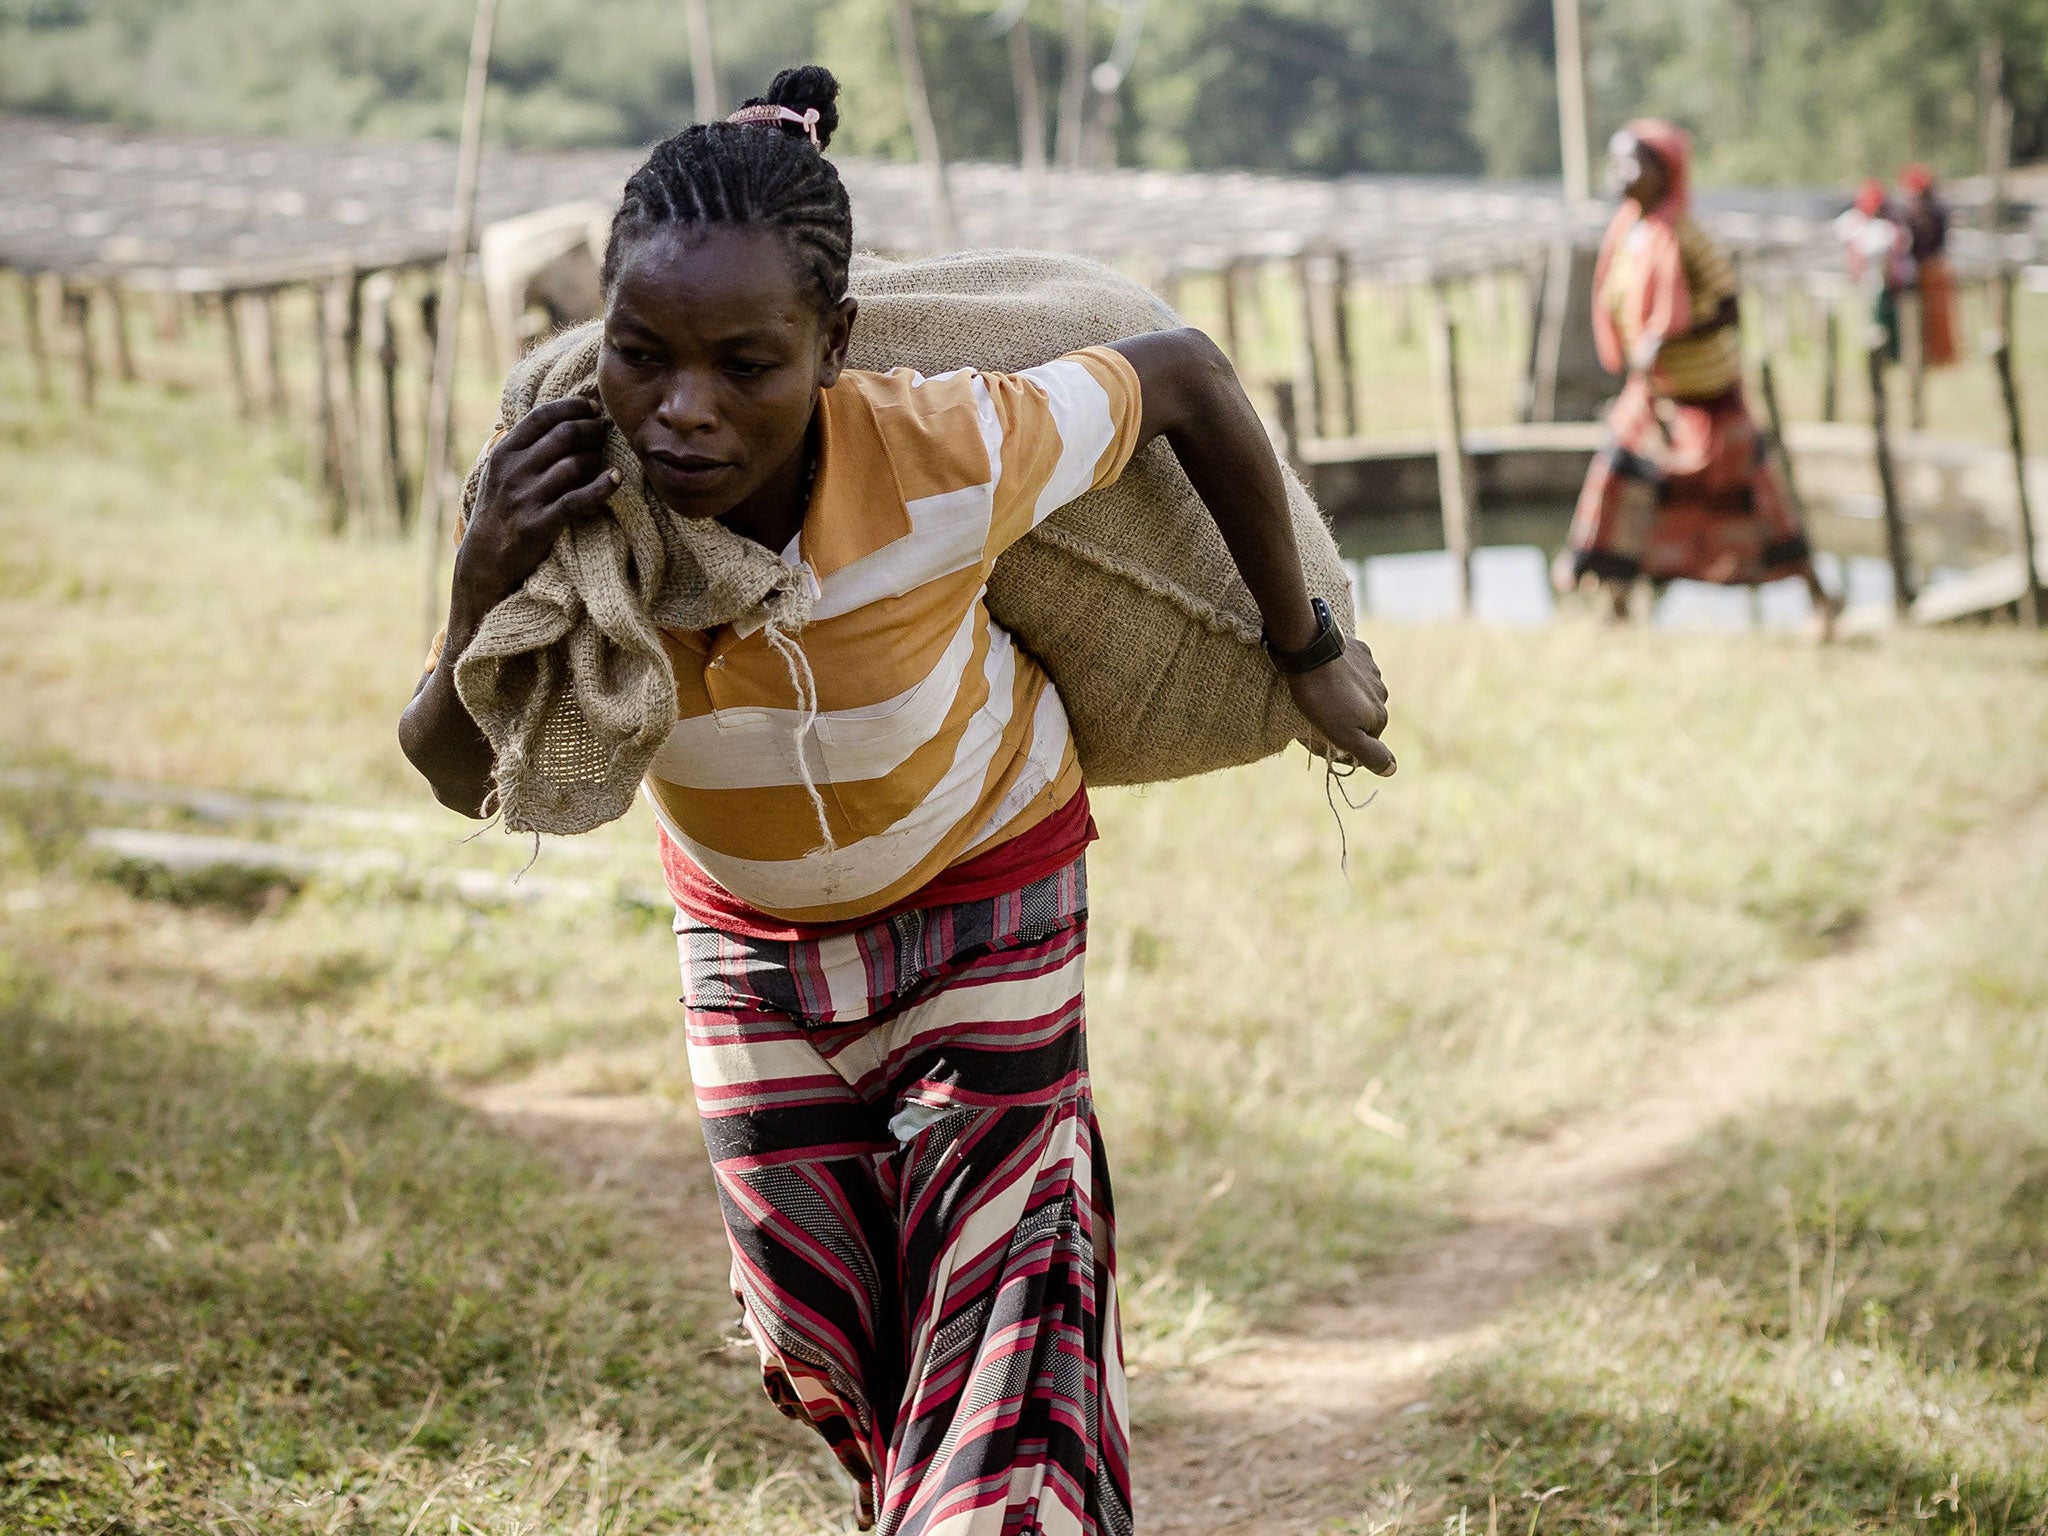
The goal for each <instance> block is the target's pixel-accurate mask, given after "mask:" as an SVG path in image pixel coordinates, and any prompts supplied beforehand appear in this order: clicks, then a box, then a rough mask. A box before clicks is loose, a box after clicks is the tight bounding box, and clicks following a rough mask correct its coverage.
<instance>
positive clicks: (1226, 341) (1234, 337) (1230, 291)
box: [1221, 258, 1245, 373]
mask: <svg viewBox="0 0 2048 1536" xmlns="http://www.w3.org/2000/svg"><path fill="white" fill-rule="evenodd" d="M1237 269H1238V262H1237V261H1236V260H1235V259H1234V258H1233V259H1232V260H1230V261H1226V262H1225V263H1224V264H1223V270H1222V273H1221V281H1222V284H1223V350H1224V351H1225V352H1227V353H1229V354H1230V361H1231V364H1232V365H1233V366H1234V367H1235V368H1236V369H1237V370H1238V372H1240V373H1242V372H1243V371H1244V366H1245V355H1244V317H1243V316H1242V315H1241V314H1239V312H1238V307H1237Z"/></svg>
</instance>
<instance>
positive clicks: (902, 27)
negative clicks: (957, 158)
mask: <svg viewBox="0 0 2048 1536" xmlns="http://www.w3.org/2000/svg"><path fill="white" fill-rule="evenodd" d="M890 17H891V19H892V20H893V21H894V23H895V27H896V66H897V68H898V69H900V70H902V71H903V97H904V102H905V104H906V105H907V106H908V107H909V108H910V136H911V138H913V139H915V140H916V141H917V158H918V159H919V160H920V161H922V162H923V164H924V179H925V185H926V186H927V187H928V188H929V191H930V196H931V201H932V227H933V229H934V230H935V231H936V233H937V235H938V246H939V249H940V250H942V251H950V250H956V249H958V247H959V245H960V226H959V224H958V223H957V222H956V221H955V219H954V217H953V189H952V187H951V185H949V184H948V182H947V180H946V155H945V151H944V150H943V149H942V148H941V147H940V145H939V120H938V119H937V118H936V117H934V116H933V115H932V96H931V92H930V90H929V89H927V88H926V85H925V77H924V49H923V47H922V46H921V45H920V44H919V43H918V40H917V15H916V13H915V12H914V11H913V10H912V9H911V7H910V0H895V3H894V4H893V5H892V6H891V7H890Z"/></svg>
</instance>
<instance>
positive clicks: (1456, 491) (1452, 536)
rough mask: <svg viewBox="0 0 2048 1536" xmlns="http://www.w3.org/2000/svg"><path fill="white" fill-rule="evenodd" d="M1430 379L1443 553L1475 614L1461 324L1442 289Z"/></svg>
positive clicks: (1457, 594) (1463, 610) (1459, 598)
mask: <svg viewBox="0 0 2048 1536" xmlns="http://www.w3.org/2000/svg"><path fill="white" fill-rule="evenodd" d="M1430 319H1431V321H1432V324H1431V326H1430V343H1431V345H1430V352H1429V360H1430V375H1431V382H1432V383H1434V385H1435V386H1436V477H1437V499H1438V501H1439V502H1440V503H1441V505H1442V507H1443V519H1444V551H1445V553H1446V554H1448V555H1449V556H1450V559H1451V586H1452V593H1453V601H1454V602H1455V604H1456V606H1457V611H1458V615H1459V617H1460V618H1467V617H1470V615H1471V613H1472V493H1471V482H1470V476H1469V472H1468V469H1467V466H1466V463H1465V432H1464V423H1463V421H1462V419H1461V413H1460V408H1459V401H1458V326H1457V322H1456V321H1455V320H1453V319H1452V318H1451V310H1450V306H1449V305H1448V304H1447V303H1446V302H1445V300H1444V292H1443V289H1442V288H1441V287H1438V288H1436V289H1435V290H1434V302H1433V303H1432V304H1431V306H1430Z"/></svg>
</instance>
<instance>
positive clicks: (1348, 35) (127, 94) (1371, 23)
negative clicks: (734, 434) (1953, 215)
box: [0, 0, 2048, 182]
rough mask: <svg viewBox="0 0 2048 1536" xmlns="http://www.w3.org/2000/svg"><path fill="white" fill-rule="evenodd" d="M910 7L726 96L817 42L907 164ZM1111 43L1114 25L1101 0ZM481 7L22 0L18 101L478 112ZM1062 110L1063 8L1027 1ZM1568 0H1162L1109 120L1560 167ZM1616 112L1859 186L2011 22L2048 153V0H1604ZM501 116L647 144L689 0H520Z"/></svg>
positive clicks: (926, 31)
mask: <svg viewBox="0 0 2048 1536" xmlns="http://www.w3.org/2000/svg"><path fill="white" fill-rule="evenodd" d="M892 5H893V0H760V3H750V4H747V5H744V6H742V5H739V4H737V3H735V0H713V13H714V18H715V22H716V26H717V29H718V47H719V55H720V61H721V65H722V69H721V76H722V80H723V84H724V87H725V90H726V93H727V96H728V98H729V99H732V100H737V99H738V98H740V97H742V96H745V95H748V94H751V93H753V92H756V91H758V90H760V89H761V87H762V85H763V84H764V83H765V82H766V80H767V79H768V78H769V76H770V75H771V74H772V73H773V72H774V70H775V69H776V68H778V67H780V66H782V65H784V64H788V63H792V62H795V61H797V60H798V59H799V58H803V57H810V56H812V55H814V54H815V55H817V56H820V57H822V58H823V60H824V61H825V62H826V63H828V64H830V65H832V66H833V67H834V68H835V69H836V70H838V71H839V72H840V74H841V76H842V78H843V80H844V82H845V85H846V90H847V99H846V123H845V127H844V129H843V130H842V133H843V138H842V142H843V144H844V145H845V147H846V148H848V149H849V150H854V151H859V152H863V153H877V154H889V155H896V156H907V155H909V154H910V152H911V141H910V132H909V124H908V117H907V114H906V112H905V109H904V105H903V94H902V88H901V83H900V76H899V73H898V69H897V61H896V54H895V41H894V32H893V28H892V26H891V7H892ZM997 9H998V7H997V3H996V0H917V14H918V18H919V28H920V41H921V45H922V47H923V49H924V53H925V63H926V73H927V77H928V79H929V82H930V87H931V91H932V96H933V100H934V104H935V107H936V110H937V115H938V118H939V121H940V129H941V134H942V137H943V138H944V140H945V144H946V149H947V152H948V153H949V154H950V155H952V156H954V157H956V158H960V159H998V160H1011V159H1014V158H1015V157H1016V155H1017V147H1018V146H1017V136H1018V124H1017V111H1016V93H1015V90H1014V88H1013V84H1012V77H1011V70H1010V62H1009V56H1008V51H1007V49H1006V46H1005V44H1004V41H1003V39H1002V37H1001V36H1000V35H998V33H997V32H996V31H995V30H994V29H993V28H992V27H991V25H990V22H991V16H992V13H994V12H995V11H996V10H997ZM1090 15H1091V19H1090V26H1091V29H1092V31H1091V37H1090V43H1089V47H1090V59H1091V60H1093V61H1100V60H1101V59H1103V58H1105V57H1106V56H1107V55H1108V53H1109V51H1110V47H1111V39H1112V37H1113V34H1114V31H1115V27H1116V18H1115V16H1114V15H1113V14H1112V12H1111V11H1110V10H1109V9H1108V8H1106V7H1104V6H1101V5H1091V7H1090ZM469 17H470V3H469V0H356V3H354V4H351V5H348V6H341V7H337V6H327V5H319V4H315V3H313V0H176V3H158V0H0V106H5V107H9V108H14V109H25V110H30V111H38V112H55V113H61V114H72V115H77V116H82V117H105V118H112V119H116V120H119V121H125V122H131V123H136V124H159V125H163V126H168V127H177V128H191V129H232V130H243V131H262V132H283V133H303V134H346V133H375V134H396V135H420V134H448V133H452V132H453V131H454V126H455V121H456V117H457V112H458V104H459V96H460V92H461V86H462V77H463V67H464V59H465V57H466V53H467V48H468V35H469ZM1022 25H1024V26H1025V27H1026V28H1027V29H1028V31H1029V35H1030V37H1031V40H1032V45H1033V52H1034V56H1035V59H1036V62H1037V68H1038V72H1039V80H1040V90H1041V97H1042V100H1043V102H1044V105H1045V112H1046V117H1047V121H1048V125H1049V130H1050V128H1051V126H1052V125H1053V124H1055V123H1056V121H1057V116H1058V112H1057V108H1058V100H1059V82H1060V79H1061V77H1062V76H1063V74H1064V73H1065V72H1066V61H1065V52H1066V47H1065V41H1064V39H1065V35H1066V12H1065V9H1064V6H1063V5H1062V4H1060V3H1057V0H1030V4H1029V6H1028V7H1027V10H1026V12H1025V17H1024V20H1023V22H1022ZM1551 28H1552V21H1551V6H1550V3H1549V0H1452V3H1450V4H1447V5H1437V4H1431V3H1429V0H1375V3H1374V4H1372V5H1360V4H1357V3H1355V0H1173V3H1171V4H1162V3H1159V0H1154V3H1153V4H1152V5H1150V6H1149V7H1148V10H1147V13H1146V17H1145V24H1144V30H1143V32H1142V35H1141V40H1140V43H1139V47H1138V52H1137V55H1136V61H1135V65H1134V68H1133V70H1132V73H1131V74H1130V76H1129V77H1128V79H1127V80H1126V81H1125V83H1124V85H1123V87H1122V89H1121V90H1120V92H1119V93H1118V96H1117V98H1116V100H1115V102H1114V103H1113V104H1112V106H1113V110H1112V111H1111V113H1110V114H1109V117H1110V120H1111V122H1112V124H1113V126H1112V129H1111V132H1112V134H1113V136H1114V138H1115V141H1116V147H1117V150H1118V153H1119V158H1120V159H1122V160H1124V161H1125V162H1132V161H1136V162H1139V163H1144V164H1149V165H1156V166H1163V167H1197V168H1208V167H1217V166H1248V167H1254V168H1257V169H1261V170H1282V171H1305V172H1314V173H1319V174H1340V173H1344V172H1353V171H1420V172H1436V171H1442V172H1451V171H1456V172H1472V171H1481V170H1483V171H1486V172H1488V173H1491V174H1494V175H1503V176H1529V175H1550V174H1555V172H1556V168H1557V163H1558V151H1557V115H1556V90H1555V85H1554V81H1553V69H1554V47H1553V40H1552V30H1551ZM1586 36H1587V46H1588V53H1589V79H1590V81H1591V85H1592V90H1593V96H1594V99H1593V104H1592V105H1593V115H1594V119H1595V128H1596V131H1598V132H1604V131H1605V130H1607V129H1610V128H1612V127H1613V126H1615V125H1616V124H1618V123H1619V122H1621V121H1622V120H1624V119H1626V118H1628V117H1632V116H1636V115H1639V114H1641V113H1645V112H1649V113H1655V114H1658V115H1663V116H1670V117H1675V118H1677V119H1679V120H1680V121H1683V122H1684V123H1686V124H1687V125H1688V126H1690V127H1692V128H1694V129H1695V130H1697V131H1698V132H1699V133H1700V134H1701V135H1702V152H1703V158H1702V169H1703V171H1704V172H1705V174H1706V175H1707V177H1708V178H1709V179H1728V180H1751V181H1793V182H1815V181H1841V180H1845V179H1852V178H1855V177H1859V176H1863V175H1866V174H1870V173H1872V172H1885V171H1889V170H1891V169H1893V168H1895V167H1896V166H1897V165H1898V164H1899V163H1900V162H1902V161H1904V160H1907V159H1910V158H1916V157H1917V158H1921V159H1927V160H1931V161H1934V162H1937V163H1939V164H1940V165H1942V166H1943V167H1945V168H1947V169H1949V170H1951V171H1960V170H1965V169H1970V168H1974V166H1975V165H1976V163H1977V161H1978V158H1979V155H1980V153H1981V150H1980V144H1979V128H1978V123H1979V90H1978V56H1977V55H1978V46H1979V42H1980V40H1981V39H1983V38H1985V37H1987V36H1988V37H1994V38H1996V39H1997V40H1999V42H2000V43H2001V45H2002V47H2003V52H2004V58H2005V69H2006V75H2007V85H2008V89H2009V90H2010V91H2011V93H2012V95H2013V97H2014V100H2015V104H2016V109H2017V117H2016V125H2015V144H2016V149H2017V151H2018V153H2019V154H2020V156H2021V157H2022V158H2025V157H2027V156H2038V155H2040V154H2042V153H2044V152H2048V0H1798V3H1794V4H1783V5H1773V4H1768V3H1766V0H1689V3H1687V4H1685V5H1683V6H1676V5H1672V4H1671V3H1670V0H1587V12H1586ZM494 78H495V79H496V81H497V84H498V91H497V95H496V96H495V98H494V103H495V104H494V107H493V114H492V119H491V121H492V131H493V132H494V133H495V134H496V135H497V136H498V137H500V138H502V139H505V140H508V141H510V142H514V143H521V144H534V145H549V144H556V145H573V144H606V143H638V142H646V141H648V140H651V139H653V138H655V137H658V136H659V135H661V134H662V133H664V132H667V131H669V130H671V129H673V128H674V127H675V126H676V125H677V124H678V123H680V122H682V121H685V120H687V119H688V118H690V117H691V116H692V115H694V104H693V101H692V94H691V89H690V70H689V48H688V42H687V39H686V36H685V29H684V27H683V24H682V21H681V18H680V16H679V15H678V13H677V11H676V8H675V7H674V6H673V5H671V4H668V3H666V0H520V3H518V4H513V5H507V6H506V7H505V8H504V12H503V16H502V19H501V23H500V31H499V42H498V48H497V55H496V61H495V76H494Z"/></svg>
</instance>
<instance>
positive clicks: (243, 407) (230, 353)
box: [216, 293, 256, 421]
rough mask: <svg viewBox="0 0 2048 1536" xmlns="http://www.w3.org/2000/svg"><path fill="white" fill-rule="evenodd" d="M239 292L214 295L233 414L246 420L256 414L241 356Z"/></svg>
mask: <svg viewBox="0 0 2048 1536" xmlns="http://www.w3.org/2000/svg"><path fill="white" fill-rule="evenodd" d="M240 297H241V296H240V295H239V294H235V293H222V294H218V295H216V302H217V303H218V304H219V305H220V335H221V345H222V346H223V347H224V348H225V349H226V351H227V359H228V385H229V387H230V388H232V389H233V390H234V394H235V414H236V415H238V416H240V417H241V418H242V420H244V421H248V420H249V419H250V418H251V417H253V416H254V415H255V414H256V403H255V401H254V400H253V399H252V398H251V397H250V394H249V370H248V368H247V366H246V365H245V364H244V362H243V358H242V320H241V313H240V309H239V306H238V300H239V299H240Z"/></svg>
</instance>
